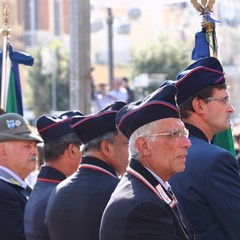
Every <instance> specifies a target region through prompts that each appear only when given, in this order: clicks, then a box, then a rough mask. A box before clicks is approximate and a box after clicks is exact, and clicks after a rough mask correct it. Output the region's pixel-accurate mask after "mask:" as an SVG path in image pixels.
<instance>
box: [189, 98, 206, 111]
mask: <svg viewBox="0 0 240 240" xmlns="http://www.w3.org/2000/svg"><path fill="white" fill-rule="evenodd" d="M205 105H206V102H205V101H204V100H203V99H200V98H197V97H196V98H194V99H193V101H192V106H193V109H194V111H195V112H196V113H202V112H203V110H204V106H205Z"/></svg>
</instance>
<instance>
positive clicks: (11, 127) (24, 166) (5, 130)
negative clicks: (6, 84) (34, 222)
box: [0, 113, 42, 240]
mask: <svg viewBox="0 0 240 240" xmlns="http://www.w3.org/2000/svg"><path fill="white" fill-rule="evenodd" d="M40 142H42V139H41V137H40V136H38V135H37V134H35V133H33V132H32V130H31V127H30V125H29V123H28V122H27V120H26V119H25V118H23V117H22V116H21V115H19V114H17V113H6V114H3V115H1V116H0V217H1V220H0V239H4V240H5V239H6V240H7V239H9V240H10V239H11V240H25V239H26V237H25V233H24V223H23V215H24V209H25V205H26V203H27V201H28V199H29V195H30V193H31V189H30V188H29V187H28V185H27V183H26V182H25V178H26V177H27V176H28V175H29V173H30V172H31V171H33V170H34V168H35V166H36V160H37V153H38V151H37V143H40Z"/></svg>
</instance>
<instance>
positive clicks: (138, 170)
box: [100, 86, 196, 240]
mask: <svg viewBox="0 0 240 240" xmlns="http://www.w3.org/2000/svg"><path fill="white" fill-rule="evenodd" d="M176 93H177V88H176V87H174V86H166V87H164V88H162V89H158V90H156V91H155V92H153V93H152V94H151V95H150V96H148V97H147V98H146V99H145V100H143V101H142V102H137V103H131V104H129V105H127V106H125V107H123V108H122V109H121V110H120V111H119V113H118V114H117V117H116V122H117V126H118V128H119V130H120V131H122V133H123V134H124V135H125V136H126V137H127V138H129V152H130V164H129V166H128V168H127V173H126V174H125V175H124V176H123V178H122V179H121V181H120V183H119V184H118V186H117V187H116V189H115V191H114V192H113V194H112V196H111V198H110V200H109V202H108V205H107V207H106V209H105V211H104V213H103V217H102V222H101V227H100V240H113V239H114V240H127V239H128V240H130V239H132V240H137V239H147V240H153V239H161V240H170V239H176V240H177V239H182V240H183V239H184V240H187V239H196V236H195V235H194V233H193V230H192V228H191V226H190V225H189V223H188V221H187V219H186V218H185V216H184V213H183V210H182V209H181V207H180V206H179V204H178V202H177V199H176V198H175V196H174V194H173V193H172V191H171V189H170V185H169V184H168V182H167V181H168V179H169V178H170V177H171V176H172V175H173V174H175V173H176V172H182V171H183V170H184V169H185V157H186V155H187V149H188V148H189V147H190V146H191V143H190V141H189V139H188V132H187V130H186V129H185V127H184V124H183V122H182V121H181V119H180V115H179V109H178V108H177V106H176V103H175V96H176Z"/></svg>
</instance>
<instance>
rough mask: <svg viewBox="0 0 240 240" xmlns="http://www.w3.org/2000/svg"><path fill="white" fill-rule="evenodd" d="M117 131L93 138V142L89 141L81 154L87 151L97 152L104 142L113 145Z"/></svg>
mask: <svg viewBox="0 0 240 240" xmlns="http://www.w3.org/2000/svg"><path fill="white" fill-rule="evenodd" d="M117 133H118V131H117V130H116V131H113V132H108V133H105V134H103V135H101V136H99V137H97V138H94V139H93V140H91V141H89V142H88V143H86V144H85V145H84V147H83V149H82V152H83V153H84V152H87V151H89V150H95V151H98V150H100V145H101V142H102V141H104V140H106V141H108V142H110V143H112V144H113V143H115V136H116V135H117Z"/></svg>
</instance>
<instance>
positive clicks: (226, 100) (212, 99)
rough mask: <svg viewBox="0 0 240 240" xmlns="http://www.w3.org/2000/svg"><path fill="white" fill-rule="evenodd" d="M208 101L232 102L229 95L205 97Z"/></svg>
mask: <svg viewBox="0 0 240 240" xmlns="http://www.w3.org/2000/svg"><path fill="white" fill-rule="evenodd" d="M205 101H206V103H209V102H212V101H218V102H222V103H224V104H227V103H229V102H230V98H229V97H224V98H213V97H208V98H206V99H205Z"/></svg>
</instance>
